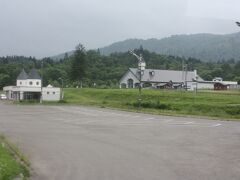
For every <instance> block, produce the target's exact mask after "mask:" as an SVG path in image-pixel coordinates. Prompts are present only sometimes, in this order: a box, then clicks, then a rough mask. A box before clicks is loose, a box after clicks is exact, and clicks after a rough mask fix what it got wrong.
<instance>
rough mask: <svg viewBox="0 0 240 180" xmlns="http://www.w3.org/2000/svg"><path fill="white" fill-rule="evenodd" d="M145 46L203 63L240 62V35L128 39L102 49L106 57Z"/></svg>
mask: <svg viewBox="0 0 240 180" xmlns="http://www.w3.org/2000/svg"><path fill="white" fill-rule="evenodd" d="M141 45H142V46H143V48H144V49H147V50H149V51H151V52H156V53H158V54H165V55H173V56H179V57H186V58H188V57H193V58H197V59H201V60H202V61H205V62H206V61H208V62H217V61H221V60H229V59H235V60H240V33H234V34H227V35H213V34H195V35H175V36H171V37H169V38H164V39H160V40H159V39H148V40H141V39H128V40H125V41H122V42H117V43H114V44H112V45H110V46H107V47H104V48H101V49H100V52H101V53H102V54H104V55H109V54H111V53H113V52H127V51H128V50H129V49H134V48H139V47H140V46H141Z"/></svg>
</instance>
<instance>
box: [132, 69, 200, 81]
mask: <svg viewBox="0 0 240 180" xmlns="http://www.w3.org/2000/svg"><path fill="white" fill-rule="evenodd" d="M130 71H131V72H132V73H133V74H134V75H135V76H136V77H137V78H138V79H139V72H138V69H137V68H130ZM151 72H153V73H151ZM197 77H198V81H203V79H202V78H201V77H199V76H197ZM194 80H196V74H195V72H194V71H188V72H187V74H186V81H194ZM142 81H143V82H169V81H172V82H174V83H179V82H184V81H185V72H183V71H174V70H158V69H145V70H144V73H143V75H142Z"/></svg>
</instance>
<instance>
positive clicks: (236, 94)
mask: <svg viewBox="0 0 240 180" xmlns="http://www.w3.org/2000/svg"><path fill="white" fill-rule="evenodd" d="M64 95H65V97H64V100H61V101H60V102H44V104H45V105H85V106H86V105H87V106H97V107H108V108H116V109H122V110H127V111H135V112H136V111H137V112H145V113H153V114H164V115H177V116H179V115H182V116H197V117H199V116H200V117H209V118H213V119H229V120H230V119H231V120H240V91H199V92H197V93H195V92H186V91H176V90H153V89H143V90H142V96H141V105H140V108H139V101H138V98H139V96H138V90H137V89H94V88H83V89H73V88H68V89H64ZM20 104H26V105H27V104H31V105H32V104H39V103H38V102H37V103H33V102H21V103H20Z"/></svg>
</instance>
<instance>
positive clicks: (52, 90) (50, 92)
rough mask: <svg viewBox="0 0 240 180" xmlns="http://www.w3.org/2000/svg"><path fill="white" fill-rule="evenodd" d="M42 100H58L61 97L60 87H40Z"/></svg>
mask: <svg viewBox="0 0 240 180" xmlns="http://www.w3.org/2000/svg"><path fill="white" fill-rule="evenodd" d="M42 98H43V101H59V100H60V98H61V89H60V88H58V87H53V86H52V85H50V84H49V85H48V86H47V87H43V88H42Z"/></svg>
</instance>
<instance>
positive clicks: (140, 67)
mask: <svg viewBox="0 0 240 180" xmlns="http://www.w3.org/2000/svg"><path fill="white" fill-rule="evenodd" d="M129 53H130V54H132V55H134V56H135V57H136V58H137V59H138V72H139V97H138V103H139V107H140V105H141V96H142V75H143V72H144V70H145V67H146V63H145V61H144V59H143V56H142V54H140V55H137V54H136V53H134V51H132V50H129Z"/></svg>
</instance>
